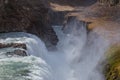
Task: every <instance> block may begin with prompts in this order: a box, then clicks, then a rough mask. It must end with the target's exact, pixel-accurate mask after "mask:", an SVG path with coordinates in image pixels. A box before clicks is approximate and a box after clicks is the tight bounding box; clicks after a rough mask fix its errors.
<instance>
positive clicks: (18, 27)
mask: <svg viewBox="0 0 120 80" xmlns="http://www.w3.org/2000/svg"><path fill="white" fill-rule="evenodd" d="M19 31H20V32H29V33H32V34H36V35H37V36H39V37H40V38H41V39H42V40H44V41H45V43H46V44H47V43H48V44H49V45H51V44H53V45H56V43H57V41H58V39H57V36H56V34H55V32H54V31H53V29H52V27H51V24H50V18H49V7H48V3H47V1H45V0H4V1H3V0H0V32H19Z"/></svg>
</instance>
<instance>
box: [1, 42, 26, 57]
mask: <svg viewBox="0 0 120 80" xmlns="http://www.w3.org/2000/svg"><path fill="white" fill-rule="evenodd" d="M7 48H13V50H12V49H11V50H10V51H5V52H4V54H5V55H6V56H10V57H11V56H15V55H17V56H27V53H26V50H27V46H26V44H24V43H7V44H5V43H0V49H1V50H2V49H7Z"/></svg>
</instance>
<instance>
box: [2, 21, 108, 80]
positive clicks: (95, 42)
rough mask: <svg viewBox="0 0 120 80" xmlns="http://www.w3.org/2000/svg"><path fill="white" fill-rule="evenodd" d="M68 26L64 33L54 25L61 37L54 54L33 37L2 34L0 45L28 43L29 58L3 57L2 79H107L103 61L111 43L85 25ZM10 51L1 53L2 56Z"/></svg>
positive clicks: (76, 23) (71, 24)
mask: <svg viewBox="0 0 120 80" xmlns="http://www.w3.org/2000/svg"><path fill="white" fill-rule="evenodd" d="M67 26H68V28H66V29H65V31H62V30H61V28H62V27H61V26H53V27H54V30H55V31H56V34H57V36H58V38H59V43H58V45H57V46H56V47H57V50H55V51H48V50H47V48H46V47H45V45H44V43H43V41H41V40H40V39H39V38H38V37H36V36H35V35H32V34H28V33H24V32H16V33H15V32H14V33H4V34H0V38H1V39H0V43H4V44H6V43H24V44H26V46H27V50H26V52H27V55H28V56H26V57H19V56H12V57H8V56H6V57H4V58H0V71H1V72H0V80H104V77H103V75H102V72H101V70H100V67H101V66H102V65H100V62H101V61H102V60H103V58H104V52H105V50H106V48H107V46H108V42H107V41H106V40H105V39H104V38H103V37H102V36H100V35H98V34H97V33H96V30H93V31H91V32H90V33H87V29H86V25H85V24H83V23H82V22H77V21H72V22H71V23H70V24H68V25H67ZM8 50H12V49H11V48H8ZM8 50H3V49H2V50H0V51H1V52H0V55H4V56H5V54H3V53H6V52H7V51H8ZM15 74H16V75H15ZM3 75H4V76H3ZM2 76H3V77H2Z"/></svg>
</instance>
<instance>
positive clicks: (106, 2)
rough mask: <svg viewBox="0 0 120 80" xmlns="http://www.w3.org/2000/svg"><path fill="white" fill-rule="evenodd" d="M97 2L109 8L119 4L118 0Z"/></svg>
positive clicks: (100, 0) (119, 0)
mask: <svg viewBox="0 0 120 80" xmlns="http://www.w3.org/2000/svg"><path fill="white" fill-rule="evenodd" d="M98 1H99V2H100V3H103V4H107V5H109V6H115V5H118V4H120V0H98Z"/></svg>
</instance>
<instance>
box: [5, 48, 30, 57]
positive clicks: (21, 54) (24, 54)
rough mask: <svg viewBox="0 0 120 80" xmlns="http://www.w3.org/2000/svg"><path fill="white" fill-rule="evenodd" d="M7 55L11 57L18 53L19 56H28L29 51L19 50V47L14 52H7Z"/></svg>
mask: <svg viewBox="0 0 120 80" xmlns="http://www.w3.org/2000/svg"><path fill="white" fill-rule="evenodd" d="M6 55H7V56H9V57H12V56H15V55H17V56H28V55H27V53H26V52H25V51H24V50H19V49H18V50H15V51H13V52H7V53H6Z"/></svg>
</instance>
